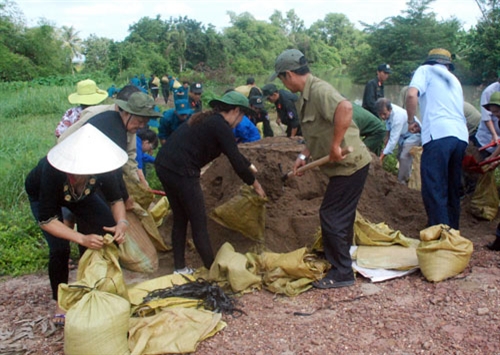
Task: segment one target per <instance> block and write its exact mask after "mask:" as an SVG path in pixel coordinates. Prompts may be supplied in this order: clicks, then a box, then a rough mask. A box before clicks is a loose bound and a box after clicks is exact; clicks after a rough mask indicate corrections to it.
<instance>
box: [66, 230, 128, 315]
mask: <svg viewBox="0 0 500 355" xmlns="http://www.w3.org/2000/svg"><path fill="white" fill-rule="evenodd" d="M118 254H119V252H118V247H117V246H116V245H115V244H114V243H113V237H112V236H111V235H109V234H106V235H105V236H104V246H103V247H102V248H101V249H99V250H92V249H87V250H86V251H85V253H84V254H83V256H82V257H81V259H80V261H79V262H78V271H77V275H76V282H73V283H71V284H69V285H68V284H59V288H58V291H57V294H58V297H57V298H58V302H59V306H60V307H61V308H62V309H64V310H66V311H67V310H68V309H70V308H71V307H73V306H74V305H75V304H76V303H77V302H78V301H79V300H80V299H82V298H83V296H84V295H86V294H87V293H88V292H89V289H94V288H95V289H97V290H99V291H103V292H109V293H113V294H117V295H119V296H121V297H122V298H125V299H127V300H128V291H127V287H126V285H125V280H124V279H123V274H122V269H121V268H120V264H119V262H118Z"/></svg>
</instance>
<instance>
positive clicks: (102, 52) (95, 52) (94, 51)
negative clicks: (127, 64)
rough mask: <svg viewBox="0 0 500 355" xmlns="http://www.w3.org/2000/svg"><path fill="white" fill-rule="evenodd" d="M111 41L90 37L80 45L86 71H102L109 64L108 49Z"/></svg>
mask: <svg viewBox="0 0 500 355" xmlns="http://www.w3.org/2000/svg"><path fill="white" fill-rule="evenodd" d="M112 43H113V41H112V40H110V39H108V38H104V37H97V36H96V35H94V34H92V35H90V36H89V37H88V38H87V39H86V40H85V41H83V43H82V49H83V53H84V54H85V70H86V71H104V70H105V69H106V68H108V66H109V64H110V59H109V56H110V49H111V45H112Z"/></svg>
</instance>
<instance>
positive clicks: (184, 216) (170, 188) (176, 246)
mask: <svg viewBox="0 0 500 355" xmlns="http://www.w3.org/2000/svg"><path fill="white" fill-rule="evenodd" d="M156 174H157V175H158V178H159V179H160V181H161V183H162V185H163V188H164V190H165V193H166V195H167V198H168V202H169V203H170V207H171V208H172V213H173V219H174V223H173V226H172V249H173V252H174V268H175V269H182V268H184V267H185V266H186V261H185V256H184V253H185V249H186V234H187V225H188V222H189V223H190V224H191V232H192V235H193V242H194V246H195V247H196V250H197V251H198V254H200V257H201V260H202V261H203V265H204V266H205V267H206V268H207V269H210V266H212V263H213V261H214V253H213V251H212V245H211V244H210V237H209V235H208V231H207V215H206V211H205V199H204V197H203V191H202V190H201V185H200V178H199V177H185V176H181V175H178V174H176V173H174V172H172V171H170V170H167V169H165V168H164V167H162V166H159V165H156Z"/></svg>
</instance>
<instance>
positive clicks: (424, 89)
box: [410, 64, 469, 144]
mask: <svg viewBox="0 0 500 355" xmlns="http://www.w3.org/2000/svg"><path fill="white" fill-rule="evenodd" d="M410 87H414V88H416V89H417V90H418V92H419V98H418V100H419V104H420V112H421V114H422V135H421V136H422V144H426V143H428V142H430V141H431V140H436V139H441V138H446V137H456V138H458V139H459V140H461V141H464V142H466V143H468V142H469V133H468V131H467V121H466V120H465V116H464V97H463V92H462V85H460V82H459V81H458V79H457V78H456V77H455V76H454V75H453V74H452V73H450V71H449V70H448V68H447V67H446V66H445V65H442V64H434V65H428V64H426V65H422V66H420V67H419V68H418V69H417V70H416V71H415V74H414V75H413V78H412V80H411V83H410Z"/></svg>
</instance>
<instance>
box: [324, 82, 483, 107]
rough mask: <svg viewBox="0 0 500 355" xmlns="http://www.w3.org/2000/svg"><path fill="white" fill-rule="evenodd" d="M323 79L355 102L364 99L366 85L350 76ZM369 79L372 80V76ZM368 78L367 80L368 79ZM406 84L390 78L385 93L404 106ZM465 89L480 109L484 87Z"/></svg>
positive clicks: (467, 95) (359, 102)
mask: <svg viewBox="0 0 500 355" xmlns="http://www.w3.org/2000/svg"><path fill="white" fill-rule="evenodd" d="M322 79H324V80H326V81H328V82H329V83H330V84H332V85H333V87H334V88H336V89H337V90H338V91H339V92H340V93H341V94H342V95H343V96H344V97H346V98H348V99H349V101H351V102H355V103H357V104H360V105H361V102H362V101H363V91H364V89H365V85H359V84H353V83H352V82H351V80H350V79H348V78H339V77H328V76H325V77H322ZM368 80H371V79H370V78H369V79H368ZM368 80H367V81H368ZM403 87H404V85H391V84H390V78H389V83H387V84H386V85H384V95H385V97H387V98H388V99H389V100H391V102H392V103H394V104H396V105H399V106H402V102H401V99H400V97H399V96H400V92H401V89H402V88H403ZM462 89H463V91H464V99H465V101H467V102H469V103H471V104H472V105H474V106H475V107H476V108H477V109H479V101H480V97H481V90H482V89H483V88H482V87H479V86H462Z"/></svg>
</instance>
